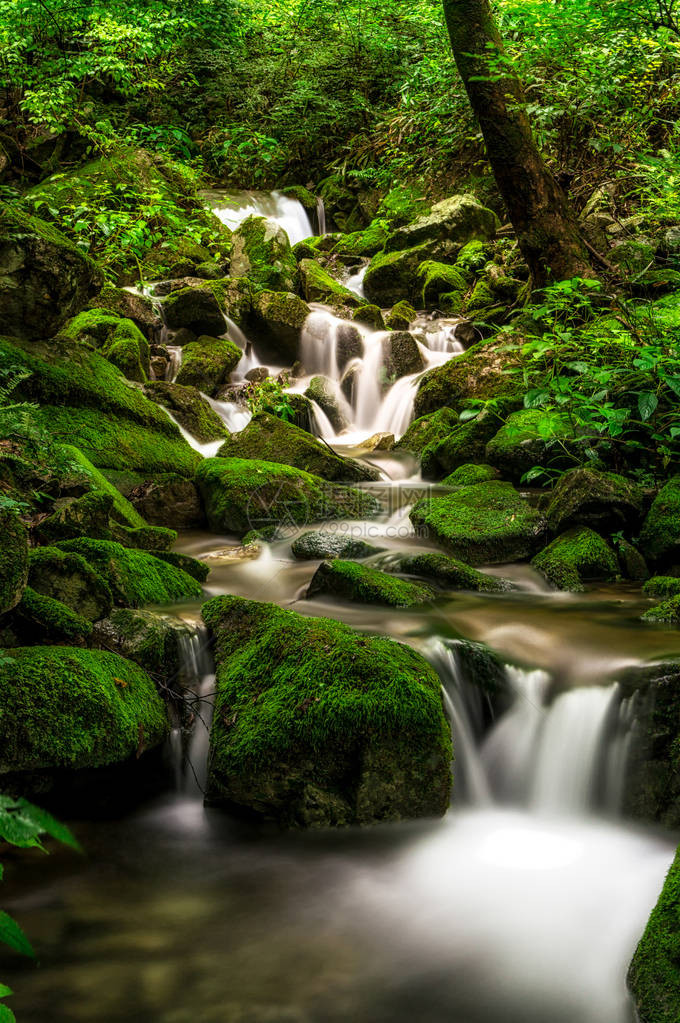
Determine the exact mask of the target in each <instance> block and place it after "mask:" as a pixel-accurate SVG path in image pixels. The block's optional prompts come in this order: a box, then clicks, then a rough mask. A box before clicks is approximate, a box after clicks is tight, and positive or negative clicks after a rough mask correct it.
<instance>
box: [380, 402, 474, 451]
mask: <svg viewBox="0 0 680 1023" xmlns="http://www.w3.org/2000/svg"><path fill="white" fill-rule="evenodd" d="M458 425H459V423H458V413H457V412H454V411H453V409H450V408H442V409H437V411H436V412H432V413H430V414H428V415H425V416H419V417H418V419H414V420H413V422H412V423H411V425H410V426H409V428H408V430H407V431H406V433H405V434H404V435H403V436H402V437H401V438H400V439H399V440H398V441H397V443H396V444H395V445H394V446H395V448H396V449H397V450H400V451H409V452H410V453H411V454H413V455H421V454H422V452H423V451H424V450H425V448H426V447H428V446H429V445H430V444H437V443H438V442H439V441H441V440H444V438H445V437H448V436H449V434H450V433H452V432H453V430H455V428H456V427H457V426H458Z"/></svg>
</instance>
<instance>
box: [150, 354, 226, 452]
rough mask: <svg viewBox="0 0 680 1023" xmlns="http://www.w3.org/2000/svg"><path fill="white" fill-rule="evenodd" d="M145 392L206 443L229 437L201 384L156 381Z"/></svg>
mask: <svg viewBox="0 0 680 1023" xmlns="http://www.w3.org/2000/svg"><path fill="white" fill-rule="evenodd" d="M187 347H191V346H190V345H189V346H187ZM144 393H145V394H146V396H147V397H148V398H151V400H152V401H157V402H158V404H159V405H162V406H163V407H164V408H167V409H168V410H169V411H170V412H172V414H173V416H174V417H175V419H176V420H177V422H178V423H179V424H180V426H183V427H184V429H185V430H188V431H189V433H190V434H191V435H192V437H195V438H196V440H198V441H200V442H201V443H202V444H207V443H208V442H210V441H213V440H219V439H220V438H221V437H226V436H227V434H228V430H227V428H226V426H225V425H224V423H223V422H222V420H221V419H220V417H219V416H218V415H217V412H215V410H214V409H213V408H212V407H211V405H210V404H209V403H208V402H207V401H206V400H205V398H204V397H203V395H202V394H201V393H200V391H199V390H198V388H197V387H187V386H185V385H183V384H178V383H169V382H167V381H165V380H154V381H152V382H151V383H149V384H147V385H146V387H145V388H144Z"/></svg>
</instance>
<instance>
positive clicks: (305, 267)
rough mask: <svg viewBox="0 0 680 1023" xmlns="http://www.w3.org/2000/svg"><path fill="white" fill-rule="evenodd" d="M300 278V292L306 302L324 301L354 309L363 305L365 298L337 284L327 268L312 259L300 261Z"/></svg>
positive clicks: (338, 306)
mask: <svg viewBox="0 0 680 1023" xmlns="http://www.w3.org/2000/svg"><path fill="white" fill-rule="evenodd" d="M300 278H301V281H302V294H303V295H304V297H305V299H306V300H307V302H324V303H325V304H326V305H331V306H334V307H335V308H336V309H343V308H346V309H356V308H358V306H360V305H365V300H364V299H361V298H359V296H358V295H355V294H354V292H353V291H350V290H349V288H345V287H344V286H343V285H342V284H338V282H337V281H336V280H335V278H333V277H331V275H330V274H329V273H328V271H327V270H324V268H323V267H322V266H320V265H319V264H318V263H317V262H316V261H315V260H313V259H303V260H301V261H300Z"/></svg>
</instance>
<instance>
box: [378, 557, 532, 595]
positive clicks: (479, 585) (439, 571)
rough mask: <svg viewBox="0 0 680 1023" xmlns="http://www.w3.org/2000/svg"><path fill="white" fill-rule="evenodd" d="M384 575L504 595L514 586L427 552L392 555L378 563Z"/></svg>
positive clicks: (446, 587)
mask: <svg viewBox="0 0 680 1023" xmlns="http://www.w3.org/2000/svg"><path fill="white" fill-rule="evenodd" d="M376 567H377V568H380V569H381V570H382V571H383V572H396V573H397V574H399V575H414V576H418V577H419V578H421V579H429V580H431V581H432V582H434V583H436V584H437V585H438V586H441V587H442V588H443V589H445V590H474V591H476V592H478V593H503V592H504V591H506V590H509V589H512V584H511V583H509V582H507V581H506V580H505V579H498V578H497V577H496V576H493V575H484V573H483V572H477V571H476V569H474V568H470V566H469V565H466V564H465V563H464V562H462V561H459V560H458V559H457V558H451V557H449V555H448V554H435V553H430V552H429V551H426V552H424V553H422V554H388V555H387V556H386V557H384V558H381V559H380V560H379V561H378V562H376Z"/></svg>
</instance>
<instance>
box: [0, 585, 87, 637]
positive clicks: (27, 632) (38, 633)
mask: <svg viewBox="0 0 680 1023" xmlns="http://www.w3.org/2000/svg"><path fill="white" fill-rule="evenodd" d="M91 635H92V623H91V622H90V621H88V619H87V618H83V616H82V615H79V614H77V612H75V611H72V610H71V608H70V607H67V606H66V604H62V602H61V601H60V600H55V599H54V598H53V597H46V596H44V595H43V594H42V593H37V592H36V590H34V589H32V588H31V587H30V586H27V587H26V589H25V590H24V593H23V596H22V598H21V601H20V602H19V604H18V605H17V607H16V608H15V609H14V611H13V613H12V614H11V616H10V618H9V619H4V620H3V621H2V631H1V632H0V643H2V645H3V646H24V645H25V644H31V645H32V646H34V645H36V644H39V643H40V644H42V643H49V644H54V645H57V644H62V643H67V644H69V645H70V646H80V645H83V644H85V643H86V642H87V640H88V639H89V638H90V636H91Z"/></svg>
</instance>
